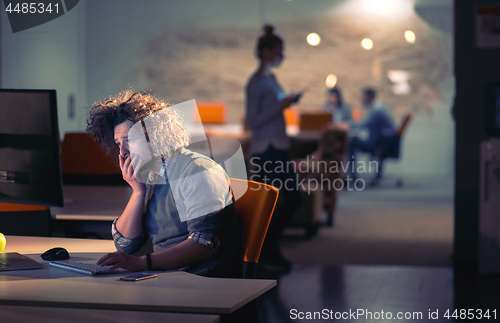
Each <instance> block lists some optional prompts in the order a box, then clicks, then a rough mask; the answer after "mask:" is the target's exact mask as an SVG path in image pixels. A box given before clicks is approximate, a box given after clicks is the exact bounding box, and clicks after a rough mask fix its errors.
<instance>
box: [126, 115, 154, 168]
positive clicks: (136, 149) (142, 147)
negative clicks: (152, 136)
mask: <svg viewBox="0 0 500 323" xmlns="http://www.w3.org/2000/svg"><path fill="white" fill-rule="evenodd" d="M128 145H129V149H130V153H131V154H134V155H138V156H139V159H140V160H143V161H148V160H149V159H151V152H150V150H149V144H148V142H147V141H146V136H145V135H144V131H143V129H142V124H141V123H140V122H137V123H136V124H134V125H133V126H132V127H131V128H130V130H129V132H128Z"/></svg>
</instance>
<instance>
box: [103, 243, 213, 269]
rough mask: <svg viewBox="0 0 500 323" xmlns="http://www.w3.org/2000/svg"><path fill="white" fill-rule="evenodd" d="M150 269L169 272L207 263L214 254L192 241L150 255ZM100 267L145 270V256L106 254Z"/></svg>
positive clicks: (121, 253)
mask: <svg viewBox="0 0 500 323" xmlns="http://www.w3.org/2000/svg"><path fill="white" fill-rule="evenodd" d="M150 256H151V264H152V269H154V270H169V269H177V268H182V267H186V266H189V265H194V264H197V263H203V262H207V261H209V260H210V259H212V257H213V256H214V252H213V251H212V249H210V248H209V247H207V246H204V245H202V244H199V243H198V242H196V241H194V240H192V239H186V240H184V241H183V242H181V243H179V244H177V245H175V246H173V247H171V248H168V249H165V250H161V251H157V252H155V253H152V254H150ZM97 264H98V265H101V266H112V267H111V268H110V270H114V269H117V268H124V269H128V270H131V271H140V270H144V269H147V260H146V256H140V257H136V256H131V255H128V254H126V253H124V252H121V251H116V252H113V253H108V254H107V255H105V256H104V257H102V258H101V259H99V261H98V262H97Z"/></svg>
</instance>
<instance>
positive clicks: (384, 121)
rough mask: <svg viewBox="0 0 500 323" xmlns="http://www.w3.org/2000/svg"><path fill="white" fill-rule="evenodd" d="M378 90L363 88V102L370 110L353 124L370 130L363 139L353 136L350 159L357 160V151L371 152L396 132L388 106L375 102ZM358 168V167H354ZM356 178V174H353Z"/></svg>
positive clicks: (353, 126) (354, 126)
mask: <svg viewBox="0 0 500 323" xmlns="http://www.w3.org/2000/svg"><path fill="white" fill-rule="evenodd" d="M376 96H377V92H376V91H375V89H373V88H371V87H367V88H364V89H363V90H362V103H363V106H364V107H365V108H366V109H367V110H368V111H367V113H366V116H365V117H364V119H363V120H361V122H360V123H358V124H353V125H352V128H353V129H362V128H365V129H367V130H368V132H369V136H368V139H366V140H362V139H360V138H358V137H353V138H352V139H351V143H350V145H349V159H351V158H352V162H353V163H355V161H356V152H357V151H363V152H368V153H371V154H374V153H375V150H376V149H377V148H378V147H380V146H381V145H382V144H383V141H384V139H386V138H389V137H392V136H393V135H394V133H395V128H394V120H393V118H392V116H391V115H390V113H389V111H388V110H387V108H386V107H385V106H384V105H383V104H381V103H375V98H376ZM354 168H356V167H354ZM353 177H354V178H356V174H355V173H354V174H353Z"/></svg>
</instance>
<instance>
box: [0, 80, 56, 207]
mask: <svg viewBox="0 0 500 323" xmlns="http://www.w3.org/2000/svg"><path fill="white" fill-rule="evenodd" d="M0 202H6V203H16V204H31V205H44V206H63V196H62V176H61V158H60V150H59V126H58V119H57V101H56V91H55V90H4V89H0Z"/></svg>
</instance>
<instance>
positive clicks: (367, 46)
mask: <svg viewBox="0 0 500 323" xmlns="http://www.w3.org/2000/svg"><path fill="white" fill-rule="evenodd" d="M361 47H363V48H364V49H366V50H370V49H372V48H373V41H372V40H371V39H370V38H365V39H363V40H362V41H361Z"/></svg>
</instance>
